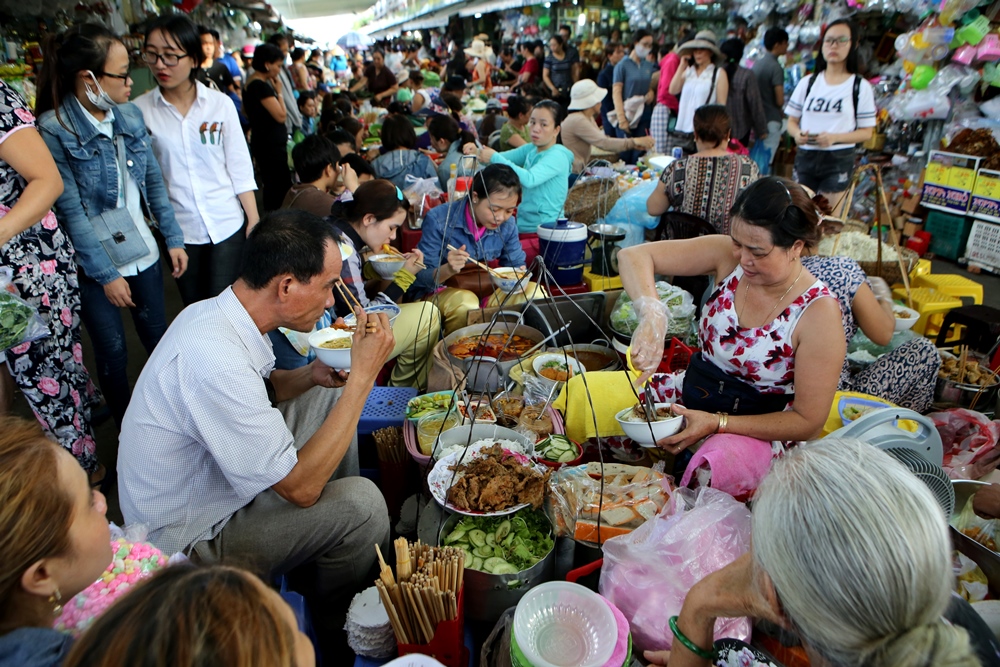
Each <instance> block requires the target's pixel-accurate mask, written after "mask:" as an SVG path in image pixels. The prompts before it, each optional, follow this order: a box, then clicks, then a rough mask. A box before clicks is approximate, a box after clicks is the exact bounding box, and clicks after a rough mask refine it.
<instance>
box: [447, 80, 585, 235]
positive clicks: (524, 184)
mask: <svg viewBox="0 0 1000 667" xmlns="http://www.w3.org/2000/svg"><path fill="white" fill-rule="evenodd" d="M564 118H566V111H565V110H564V109H563V108H562V106H560V105H559V104H558V103H557V102H553V101H552V100H545V101H543V102H539V103H538V104H537V105H535V108H534V110H533V111H532V112H531V119H530V120H529V121H528V128H529V130H530V132H531V143H530V144H525V145H523V146H520V147H518V148H515V149H514V150H511V151H504V152H503V153H498V152H496V151H495V150H493V149H492V148H487V147H486V146H483V147H482V148H480V147H478V146H476V145H475V144H471V143H470V144H466V145H465V148H464V152H465V154H466V155H475V154H478V155H479V161H480V163H482V164H484V165H485V164H491V163H496V164H505V165H507V166H509V167H511V168H513V170H514V171H515V173H517V176H518V178H519V179H520V180H521V188H522V193H523V194H522V196H521V205H520V206H518V207H517V230H518V231H519V232H520V233H522V234H534V233H535V230H537V229H538V226H539V225H540V224H542V223H544V222H555V221H556V219H558V218H559V214H560V213H562V209H563V204H564V203H565V202H566V194H567V192H569V175H570V172H571V170H572V168H573V152H572V151H570V150H569V149H568V148H566V147H565V146H563V145H562V144H557V143H556V140H557V139H558V138H559V128H560V126H561V125H562V122H563V119H564Z"/></svg>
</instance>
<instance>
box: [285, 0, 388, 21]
mask: <svg viewBox="0 0 1000 667" xmlns="http://www.w3.org/2000/svg"><path fill="white" fill-rule="evenodd" d="M268 2H269V4H271V5H272V6H273V7H274V8H275V9H276V10H277V11H278V12H279V13H280V14H281V15H282V16H283V17H285V18H286V19H309V18H317V17H321V16H329V15H330V14H351V13H358V12H363V11H365V10H366V9H368V8H369V7H371V6H372V5H374V4H375V0H338V1H337V2H336V3H335V4H331V3H330V0H268Z"/></svg>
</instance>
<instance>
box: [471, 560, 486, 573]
mask: <svg viewBox="0 0 1000 667" xmlns="http://www.w3.org/2000/svg"><path fill="white" fill-rule="evenodd" d="M469 568H470V569H473V570H480V571H482V569H483V559H482V558H473V559H472V565H470V566H469Z"/></svg>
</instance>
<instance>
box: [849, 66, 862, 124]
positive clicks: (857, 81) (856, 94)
mask: <svg viewBox="0 0 1000 667" xmlns="http://www.w3.org/2000/svg"><path fill="white" fill-rule="evenodd" d="M851 99H852V100H853V101H854V129H855V130H856V129H858V101H859V100H860V99H861V77H860V76H858V75H857V74H855V75H854V91H853V93H852V97H851Z"/></svg>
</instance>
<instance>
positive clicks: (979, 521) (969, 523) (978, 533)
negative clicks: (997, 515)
mask: <svg viewBox="0 0 1000 667" xmlns="http://www.w3.org/2000/svg"><path fill="white" fill-rule="evenodd" d="M975 498H976V496H975V495H971V496H969V500H968V501H966V503H965V507H963V508H962V511H961V512H959V514H958V516H956V517H955V518H954V519H952V521H951V525H952V526H954V528H955V530H957V531H958V532H960V533H962V534H963V535H965V536H966V537H969V538H971V539H973V540H975V541H976V542H979V543H980V544H982V545H983V546H984V547H986V548H987V549H989V550H990V551H997V550H998V549H997V539H998V537H1000V521H998V520H997V519H984V518H982V517H981V516H979V515H978V514H976V511H975V510H974V509H973V500H975Z"/></svg>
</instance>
